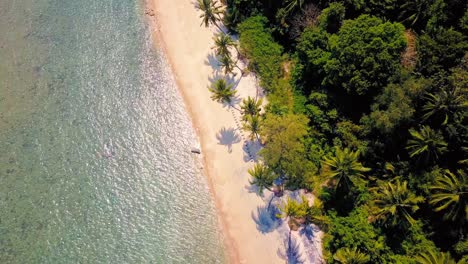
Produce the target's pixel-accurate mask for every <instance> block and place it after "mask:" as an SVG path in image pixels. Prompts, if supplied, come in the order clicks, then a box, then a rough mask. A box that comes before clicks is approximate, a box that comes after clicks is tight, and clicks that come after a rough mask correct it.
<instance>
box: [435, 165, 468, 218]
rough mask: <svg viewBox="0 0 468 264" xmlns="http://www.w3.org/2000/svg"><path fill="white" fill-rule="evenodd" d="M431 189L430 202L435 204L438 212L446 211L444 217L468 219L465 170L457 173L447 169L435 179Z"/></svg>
mask: <svg viewBox="0 0 468 264" xmlns="http://www.w3.org/2000/svg"><path fill="white" fill-rule="evenodd" d="M429 189H430V190H431V195H430V200H429V203H430V204H431V205H433V206H435V208H434V210H435V211H436V212H439V211H443V212H445V215H444V218H445V219H448V220H452V221H457V220H459V221H466V220H467V217H468V215H467V214H466V212H467V211H468V204H467V203H468V181H467V179H466V173H465V172H464V171H463V170H459V171H458V173H457V174H455V173H452V172H451V171H449V170H446V171H445V173H444V175H439V176H438V177H437V178H436V179H435V183H434V184H433V185H432V186H430V187H429Z"/></svg>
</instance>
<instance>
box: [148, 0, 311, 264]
mask: <svg viewBox="0 0 468 264" xmlns="http://www.w3.org/2000/svg"><path fill="white" fill-rule="evenodd" d="M149 1H152V2H150V3H149V7H148V8H150V9H153V10H154V11H155V12H154V15H155V16H151V17H150V19H151V20H152V21H153V22H152V23H151V24H152V25H153V30H154V37H156V38H157V41H156V42H157V43H158V48H162V49H163V50H164V51H165V53H166V55H167V57H168V59H169V61H170V63H171V65H172V69H173V72H174V76H175V78H176V81H177V83H178V86H179V89H180V90H181V93H182V95H183V97H184V99H185V102H186V105H187V108H188V110H189V111H190V114H191V116H192V119H193V122H194V126H195V128H196V130H197V133H198V135H199V138H200V141H201V149H202V155H203V157H204V161H205V169H206V174H207V175H208V180H209V182H210V185H211V186H210V187H211V189H212V191H213V193H214V198H215V201H216V205H217V210H218V213H219V216H220V223H221V224H222V228H223V231H224V234H225V238H226V241H225V242H226V248H227V251H228V258H229V262H230V263H269V264H272V263H285V259H284V257H282V256H283V255H284V248H285V238H286V237H285V233H287V226H286V224H284V223H283V225H284V226H283V227H277V228H268V227H262V226H261V225H257V223H258V222H259V220H258V219H259V218H261V216H260V217H259V216H258V212H262V210H259V209H262V208H263V207H265V206H266V204H267V202H268V199H269V198H270V197H271V195H272V194H271V193H270V192H268V191H266V192H265V198H263V199H262V198H261V197H259V196H258V195H257V194H256V193H255V189H253V188H252V187H251V186H250V184H249V175H248V173H247V169H248V168H250V167H251V166H253V162H251V161H249V160H250V157H248V154H247V152H245V151H244V149H243V148H244V143H245V142H246V140H247V141H248V139H247V138H246V137H245V136H244V135H243V133H242V131H240V125H241V123H240V122H239V121H240V118H239V117H240V115H239V114H238V113H237V112H236V111H235V110H232V109H229V108H227V107H226V106H223V105H222V104H220V103H217V102H213V101H212V100H211V98H210V96H211V94H210V92H209V90H208V89H207V86H209V85H210V83H211V80H213V79H216V78H218V77H221V76H223V74H222V73H221V72H217V71H216V67H217V61H216V60H215V59H214V57H213V56H211V55H212V50H211V47H212V46H213V40H212V38H213V34H214V32H216V29H215V28H205V27H201V26H200V22H201V20H200V18H199V16H200V13H199V12H198V10H196V8H195V1H193V0H149ZM151 15H152V14H151ZM239 77H240V74H237V76H236V80H235V81H237V80H238V78H239ZM255 87H256V86H255V79H254V78H253V77H252V76H245V77H243V78H242V80H241V81H240V83H239V84H238V86H237V91H238V92H237V93H238V95H239V97H240V98H245V97H246V96H247V95H250V96H255V94H256V88H255ZM254 155H255V154H254ZM194 195H195V194H194ZM306 262H310V261H306Z"/></svg>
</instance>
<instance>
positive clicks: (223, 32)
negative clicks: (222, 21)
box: [213, 22, 224, 33]
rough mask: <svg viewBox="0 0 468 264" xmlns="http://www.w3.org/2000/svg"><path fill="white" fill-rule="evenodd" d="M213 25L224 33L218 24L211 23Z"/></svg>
mask: <svg viewBox="0 0 468 264" xmlns="http://www.w3.org/2000/svg"><path fill="white" fill-rule="evenodd" d="M213 24H214V25H215V26H216V27H217V28H218V29H219V31H221V32H223V33H224V30H223V29H222V28H221V27H220V26H219V25H218V23H216V22H213Z"/></svg>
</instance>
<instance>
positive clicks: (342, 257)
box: [333, 248, 370, 264]
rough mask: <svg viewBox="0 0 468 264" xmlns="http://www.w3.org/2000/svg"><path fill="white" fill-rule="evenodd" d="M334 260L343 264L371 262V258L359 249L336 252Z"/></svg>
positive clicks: (342, 249)
mask: <svg viewBox="0 0 468 264" xmlns="http://www.w3.org/2000/svg"><path fill="white" fill-rule="evenodd" d="M333 259H334V260H336V261H338V262H339V263H341V264H365V263H368V262H369V260H370V257H369V255H367V254H365V253H362V252H361V251H360V250H359V249H357V248H353V249H350V248H340V249H338V251H336V253H335V255H334V256H333Z"/></svg>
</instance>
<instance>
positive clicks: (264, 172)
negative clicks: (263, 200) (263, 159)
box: [248, 163, 276, 195]
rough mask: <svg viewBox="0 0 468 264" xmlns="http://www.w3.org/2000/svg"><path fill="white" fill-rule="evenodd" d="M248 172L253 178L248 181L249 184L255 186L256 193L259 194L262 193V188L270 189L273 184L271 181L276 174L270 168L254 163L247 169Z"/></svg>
mask: <svg viewBox="0 0 468 264" xmlns="http://www.w3.org/2000/svg"><path fill="white" fill-rule="evenodd" d="M248 173H249V174H250V176H252V178H253V179H252V180H251V181H249V182H250V184H252V185H256V186H257V188H258V193H259V194H260V195H263V190H264V189H267V190H269V191H271V186H273V182H274V180H275V179H276V176H275V175H274V174H273V172H272V171H271V170H270V169H268V167H266V166H264V165H262V164H259V163H256V164H255V165H254V166H253V168H250V169H249V170H248Z"/></svg>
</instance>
